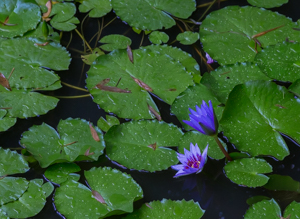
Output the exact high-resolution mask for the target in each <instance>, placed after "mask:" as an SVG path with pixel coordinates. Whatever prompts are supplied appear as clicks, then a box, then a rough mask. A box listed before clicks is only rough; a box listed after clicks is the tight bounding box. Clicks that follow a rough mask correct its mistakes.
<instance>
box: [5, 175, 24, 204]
mask: <svg viewBox="0 0 300 219" xmlns="http://www.w3.org/2000/svg"><path fill="white" fill-rule="evenodd" d="M28 183H29V182H28V181H27V180H26V179H24V178H20V177H5V178H3V179H1V180H0V206H1V205H3V204H6V203H8V202H12V201H15V200H17V199H18V198H20V197H21V195H22V194H23V193H24V192H25V191H26V190H27V188H28Z"/></svg>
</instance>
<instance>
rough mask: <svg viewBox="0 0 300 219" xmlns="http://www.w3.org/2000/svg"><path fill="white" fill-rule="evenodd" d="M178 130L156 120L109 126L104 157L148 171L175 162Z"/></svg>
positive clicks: (179, 135)
mask: <svg viewBox="0 0 300 219" xmlns="http://www.w3.org/2000/svg"><path fill="white" fill-rule="evenodd" d="M182 135H183V133H182V131H181V130H180V129H178V128H177V127H176V126H174V125H171V124H167V123H164V122H157V121H155V120H154V121H132V122H128V123H123V124H121V125H118V126H113V127H112V128H110V129H109V130H108V132H107V133H106V134H105V136H104V138H105V142H106V144H107V146H106V153H107V156H108V157H109V158H110V159H111V160H113V161H116V162H118V163H120V164H121V165H124V166H125V167H127V168H133V169H136V170H147V171H150V172H154V171H159V170H164V169H167V168H168V167H170V166H171V165H175V164H177V163H178V159H177V154H176V151H174V150H172V149H170V148H168V147H176V146H177V145H178V141H179V139H180V137H181V136H182Z"/></svg>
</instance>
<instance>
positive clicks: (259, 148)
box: [220, 81, 300, 160]
mask: <svg viewBox="0 0 300 219" xmlns="http://www.w3.org/2000/svg"><path fill="white" fill-rule="evenodd" d="M299 110H300V104H299V102H298V101H297V99H295V98H294V95H293V94H292V93H290V92H288V91H287V89H286V88H285V87H281V86H278V85H276V84H275V83H273V82H266V81H252V82H247V83H245V84H244V85H238V86H236V87H235V88H234V89H233V91H232V92H231V93H230V95H229V98H228V101H227V103H226V107H225V110H224V112H223V117H222V119H221V121H220V124H221V127H222V128H223V131H224V135H225V136H227V137H228V139H229V140H230V142H232V143H233V144H235V146H236V147H237V148H238V149H239V150H240V151H245V152H248V153H249V154H251V155H252V156H256V155H270V156H274V157H276V158H277V159H280V160H282V159H283V158H284V157H286V156H287V155H289V149H288V147H287V145H286V143H285V141H284V140H283V138H282V137H281V135H280V133H284V134H286V135H288V136H290V137H291V138H293V139H294V140H295V141H297V142H300V137H299V132H300V130H299V124H298V121H299V120H300V115H299Z"/></svg>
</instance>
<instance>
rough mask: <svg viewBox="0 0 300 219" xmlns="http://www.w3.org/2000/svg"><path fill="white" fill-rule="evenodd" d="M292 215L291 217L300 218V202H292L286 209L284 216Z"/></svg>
mask: <svg viewBox="0 0 300 219" xmlns="http://www.w3.org/2000/svg"><path fill="white" fill-rule="evenodd" d="M289 215H290V218H291V219H292V218H300V203H299V202H296V201H293V202H292V203H291V204H289V205H288V206H287V207H286V209H285V210H284V218H288V216H289Z"/></svg>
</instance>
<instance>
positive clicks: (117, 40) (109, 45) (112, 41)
mask: <svg viewBox="0 0 300 219" xmlns="http://www.w3.org/2000/svg"><path fill="white" fill-rule="evenodd" d="M99 43H106V44H104V45H102V46H100V48H101V49H103V50H106V51H113V50H115V49H126V48H127V46H130V45H131V39H130V38H128V37H126V36H123V35H119V34H110V35H107V36H105V37H103V38H101V40H100V41H99Z"/></svg>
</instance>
